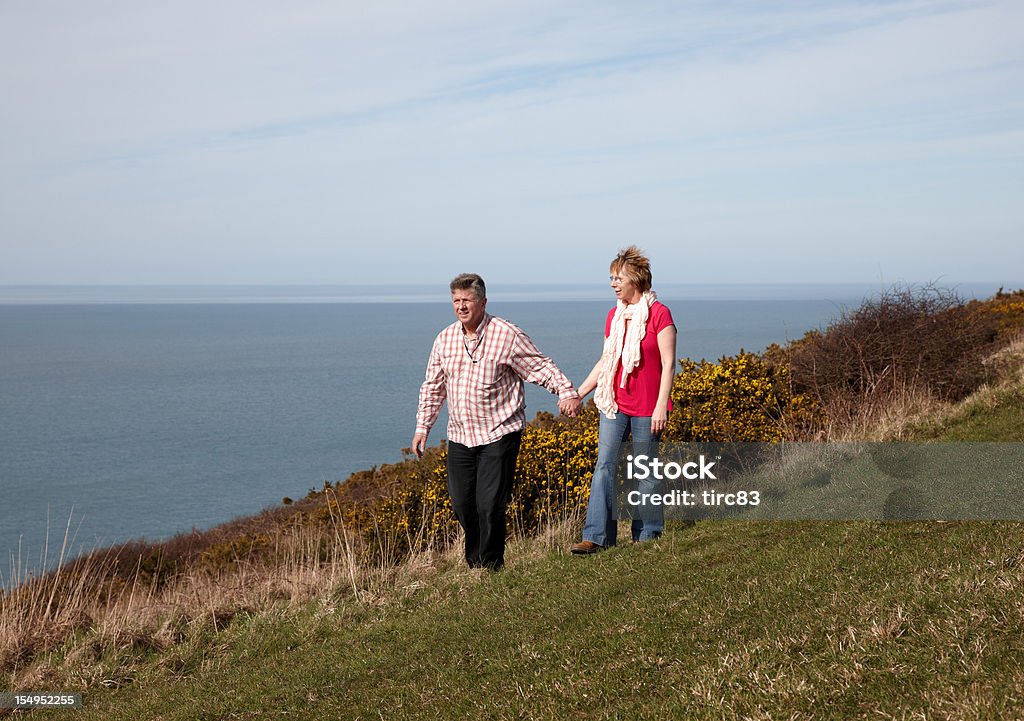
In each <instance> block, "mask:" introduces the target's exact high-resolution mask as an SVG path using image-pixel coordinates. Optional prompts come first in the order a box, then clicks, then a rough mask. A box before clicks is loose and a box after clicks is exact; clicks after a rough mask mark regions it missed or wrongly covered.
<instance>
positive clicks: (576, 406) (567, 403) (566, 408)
mask: <svg viewBox="0 0 1024 721" xmlns="http://www.w3.org/2000/svg"><path fill="white" fill-rule="evenodd" d="M558 410H559V411H560V412H562V413H564V414H565V415H567V416H569V417H570V418H575V417H576V414H577V413H579V412H580V399H579V397H576V398H566V399H564V400H560V401H558Z"/></svg>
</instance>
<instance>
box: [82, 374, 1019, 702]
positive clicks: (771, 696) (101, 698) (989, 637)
mask: <svg viewBox="0 0 1024 721" xmlns="http://www.w3.org/2000/svg"><path fill="white" fill-rule="evenodd" d="M1015 397H1016V396H1015V395H1014V394H1013V393H1009V394H1007V395H1004V396H1003V397H1002V398H1001V400H1000V401H999V403H996V404H995V406H994V408H995V410H991V409H990V411H989V412H987V413H981V412H971V411H970V410H969V409H968V410H967V411H961V412H960V413H959V415H956V414H953V415H951V416H950V417H949V418H947V419H946V420H944V421H942V422H941V423H940V424H938V425H937V426H935V427H932V428H931V430H930V432H931V433H932V434H933V436H934V437H942V438H949V439H969V440H1022V439H1024V434H1021V432H1020V425H1019V422H1020V418H1021V413H1022V409H1024V403H1020V402H1015V401H1014V400H1013V399H1014V398H1015ZM1018 401H1019V399H1018ZM986 402H988V401H986ZM981 417H983V418H984V423H981V422H980V420H979V418H981ZM566 540H567V538H560V539H555V540H553V541H552V540H551V539H549V540H548V541H545V540H544V539H534V540H530V541H525V542H521V543H520V544H519V545H518V546H517V547H516V548H515V549H514V550H513V552H512V553H511V554H510V556H511V558H512V564H511V566H510V567H509V568H508V569H507V570H506V571H505V572H503V573H500V574H493V575H480V574H479V573H477V572H470V571H467V570H465V569H463V568H462V567H461V566H459V565H458V563H457V562H456V561H455V560H453V558H452V556H450V555H448V556H442V557H437V558H433V559H431V558H428V557H420V558H417V559H416V560H415V561H414V562H413V563H412V564H410V565H409V566H408V567H406V568H404V569H401V570H400V571H398V572H396V574H395V575H394V576H393V577H392V578H391V579H390V580H389V582H388V584H387V588H384V587H382V588H381V589H379V590H378V591H377V592H369V591H367V592H364V593H363V594H362V595H361V596H359V597H356V598H353V597H352V596H351V595H350V594H347V593H344V592H339V593H338V594H337V595H335V596H327V597H322V598H320V599H319V600H317V601H315V602H311V603H309V604H306V605H303V606H299V607H291V608H289V607H287V606H284V605H281V606H279V607H277V608H272V609H263V610H260V611H258V612H253V613H249V614H246V613H242V614H238V615H235V616H234V617H233V618H232V619H230V620H229V619H221V620H220V623H221V627H220V630H219V631H214V628H213V626H214V623H213V620H211V623H210V628H209V631H208V639H207V642H206V643H203V644H189V645H187V646H186V647H180V648H170V649H167V650H163V651H160V652H155V651H154V652H148V651H147V650H146V649H141V650H139V649H135V650H129V651H126V652H125V653H134V654H135V656H136V659H137V660H136V661H134V662H133V663H129V664H125V663H124V659H114V658H110V657H106V658H99V659H95V660H94V661H93V663H94V668H93V669H92V671H91V673H93V674H99V675H100V676H102V669H103V668H104V667H106V668H111V669H118V671H117V674H119V675H115V676H114V677H111V678H109V679H105V681H106V685H107V686H109V687H110V688H103V685H104V684H102V683H101V684H94V685H95V687H96V690H93V691H89V692H88V693H87V696H86V708H85V709H84V710H83V711H80V712H75V715H76V718H81V719H104V721H114V720H117V719H132V720H133V721H134V720H135V719H140V718H145V719H222V718H223V719H226V718H246V719H250V718H251V719H256V718H293V719H324V718H341V719H350V718H351V719H379V718H445V719H446V718H510V719H511V718H526V719H529V718H538V719H540V718H558V719H562V718H580V719H583V718H622V719H632V718H670V717H675V718H693V719H731V718H751V719H779V718H787V719H788V718H793V719H799V718H835V719H850V718H863V719H885V718H891V719H911V718H928V719H995V718H1022V717H1024V671H1022V670H1021V669H1024V523H883V522H878V523H874V522H849V523H770V522H765V523H749V522H748V523H742V522H709V523H701V524H698V525H697V526H696V527H694V528H689V529H683V528H676V529H671V530H670V532H668V533H667V534H666V536H665V537H664V538H662V539H661V540H659V541H657V542H653V543H650V544H643V545H637V546H626V547H619V548H617V549H613V550H610V551H608V552H605V553H603V554H599V555H597V556H594V557H587V558H576V557H571V556H568V555H567V554H566V553H565V552H564V548H565V542H566ZM389 589H390V590H389ZM225 626H226V627H225ZM85 673H90V671H89V670H88V666H86V671H85ZM118 686H121V687H120V688H118Z"/></svg>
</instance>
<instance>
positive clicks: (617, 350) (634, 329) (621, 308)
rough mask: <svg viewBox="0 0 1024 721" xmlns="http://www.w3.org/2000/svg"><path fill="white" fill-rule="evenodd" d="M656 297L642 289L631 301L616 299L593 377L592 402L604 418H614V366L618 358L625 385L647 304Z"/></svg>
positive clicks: (637, 362) (634, 362)
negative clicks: (599, 367) (594, 381)
mask: <svg viewBox="0 0 1024 721" xmlns="http://www.w3.org/2000/svg"><path fill="white" fill-rule="evenodd" d="M657 299H658V296H657V295H655V293H654V291H653V290H649V291H647V292H646V293H644V295H643V298H641V299H640V300H639V301H638V302H636V303H633V304H632V305H630V304H628V303H626V301H624V300H620V301H619V302H618V304H617V305H616V307H615V315H614V316H613V317H612V327H611V328H610V329H609V331H608V337H607V338H605V339H604V351H602V353H601V373H600V375H598V377H597V391H596V392H595V393H594V403H595V404H597V409H598V410H599V411H601V412H602V413H604V414H605V415H606V416H607V417H608V418H614V417H615V414H616V413H618V412H619V406H618V404H617V403H616V402H615V389H614V388H612V385H613V384H614V382H615V369H616V368H617V367H618V365H619V360H620V359H621V361H622V383H621V384H620V387H622V388H624V387H625V386H626V376H628V375H629V374H630V373H632V372H633V371H634V370H635V369H636V367H637V366H638V365H640V341H642V340H643V339H644V336H645V335H647V318H648V317H649V316H650V313H651V305H653V304H654V301H656V300H657ZM627 320H628V321H629V329H628V330H627V329H626V321H627Z"/></svg>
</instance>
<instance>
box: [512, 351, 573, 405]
mask: <svg viewBox="0 0 1024 721" xmlns="http://www.w3.org/2000/svg"><path fill="white" fill-rule="evenodd" d="M509 364H510V365H511V366H512V369H513V370H514V371H515V372H516V374H517V375H518V376H519V377H520V378H522V379H523V380H524V381H526V382H527V383H533V384H534V385H538V386H541V387H542V388H546V389H547V390H549V391H551V392H552V393H555V394H557V395H558V410H560V411H561V412H562V413H565V414H566V415H568V416H571V417H575V416H576V413H577V412H578V411H579V409H580V396H579V393H577V392H576V389H575V388H573V386H572V381H570V380H569V379H568V378H566V377H565V374H564V373H562V371H560V370H559V369H558V366H557V365H555V362H554V361H553V360H551V359H550V358H548V357H547V356H546V355H544V354H543V353H541V352H540V349H538V348H537V346H536V345H534V343H533V341H532V340H530V337H529V336H528V335H526V334H525V333H517V334H516V337H515V340H514V341H513V342H512V353H511V357H510V358H509Z"/></svg>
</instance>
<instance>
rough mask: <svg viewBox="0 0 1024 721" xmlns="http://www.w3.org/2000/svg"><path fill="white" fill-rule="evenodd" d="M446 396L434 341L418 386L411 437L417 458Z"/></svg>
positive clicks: (446, 390)
mask: <svg viewBox="0 0 1024 721" xmlns="http://www.w3.org/2000/svg"><path fill="white" fill-rule="evenodd" d="M447 396H448V389H447V387H446V386H445V384H444V370H443V369H442V368H441V353H440V352H439V350H438V347H437V341H434V347H433V348H431V349H430V359H429V360H428V361H427V373H426V377H425V378H424V380H423V385H421V386H420V401H419V405H418V406H417V409H416V432H415V433H414V434H413V437H412V450H413V453H415V454H416V455H417V456H422V455H423V452H424V451H425V450H426V449H427V435H428V434H429V433H430V429H431V428H432V427H433V426H434V421H436V420H437V415H438V413H440V412H441V404H442V403H444V399H445V398H446V397H447Z"/></svg>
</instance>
